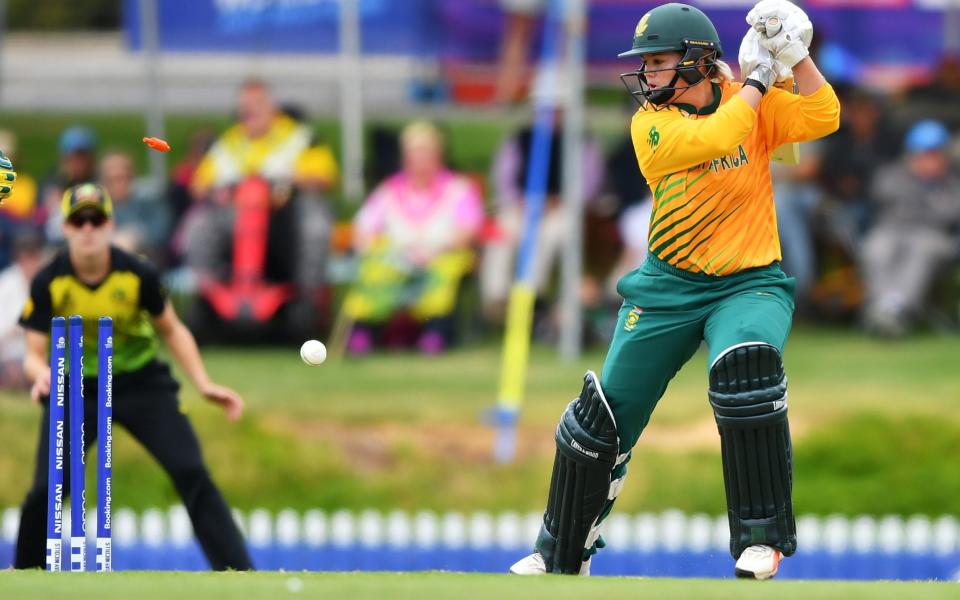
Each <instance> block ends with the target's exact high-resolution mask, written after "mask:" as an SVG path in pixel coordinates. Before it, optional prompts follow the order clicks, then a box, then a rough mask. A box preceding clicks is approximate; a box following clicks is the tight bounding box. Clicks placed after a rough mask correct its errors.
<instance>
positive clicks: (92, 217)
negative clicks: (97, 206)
mask: <svg viewBox="0 0 960 600" xmlns="http://www.w3.org/2000/svg"><path fill="white" fill-rule="evenodd" d="M67 222H68V223H70V224H71V225H72V226H74V227H76V228H77V229H81V228H83V226H84V225H86V224H87V223H90V224H91V225H93V226H94V227H102V226H103V224H104V223H106V222H107V215H105V214H103V213H102V212H100V211H88V212H79V213H76V214H72V215H70V216H69V217H67Z"/></svg>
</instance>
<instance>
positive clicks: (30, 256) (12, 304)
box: [0, 228, 44, 389]
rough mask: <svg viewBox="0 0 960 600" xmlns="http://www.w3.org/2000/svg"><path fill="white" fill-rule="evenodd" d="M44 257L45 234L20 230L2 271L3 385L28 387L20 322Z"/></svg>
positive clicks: (0, 339)
mask: <svg viewBox="0 0 960 600" xmlns="http://www.w3.org/2000/svg"><path fill="white" fill-rule="evenodd" d="M43 260H44V249H43V236H42V235H40V233H39V231H34V230H33V229H32V228H24V229H21V230H20V231H19V232H18V233H17V234H16V236H15V239H14V243H13V264H11V265H10V266H9V267H7V268H6V269H4V270H3V271H0V388H24V389H26V388H27V387H29V381H28V380H27V377H26V375H25V374H24V372H23V358H24V356H25V354H26V337H25V334H24V331H23V328H22V327H20V323H19V321H20V314H21V313H22V312H23V307H24V305H25V304H26V303H27V299H28V298H29V297H30V282H31V281H32V280H33V276H34V275H36V273H37V271H39V270H40V267H41V266H42V263H43Z"/></svg>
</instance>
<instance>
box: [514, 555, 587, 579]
mask: <svg viewBox="0 0 960 600" xmlns="http://www.w3.org/2000/svg"><path fill="white" fill-rule="evenodd" d="M592 560H593V557H592V556H591V557H590V558H588V559H587V560H585V561H583V564H582V565H581V566H580V573H579V574H580V575H582V576H584V577H586V576H587V575H590V561H592ZM510 573H511V574H513V575H546V574H547V565H545V564H544V562H543V556H541V555H540V553H539V552H534V553H533V554H530V555H528V556H524V557H523V558H521V559H520V560H518V561H517V562H515V563H513V566H512V567H510Z"/></svg>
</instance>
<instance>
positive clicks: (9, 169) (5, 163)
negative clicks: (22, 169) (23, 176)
mask: <svg viewBox="0 0 960 600" xmlns="http://www.w3.org/2000/svg"><path fill="white" fill-rule="evenodd" d="M16 180H17V174H16V173H14V172H13V163H11V162H10V159H9V158H7V157H6V156H5V155H4V154H3V150H0V204H3V201H4V200H5V199H6V198H7V197H9V196H10V194H11V192H13V182H14V181H16Z"/></svg>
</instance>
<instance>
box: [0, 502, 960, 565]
mask: <svg viewBox="0 0 960 600" xmlns="http://www.w3.org/2000/svg"><path fill="white" fill-rule="evenodd" d="M64 516H65V519H66V522H65V523H64V530H65V531H69V518H70V512H69V511H68V510H64ZM234 516H235V517H236V519H237V522H238V523H239V525H240V528H241V529H242V530H243V532H244V533H245V534H246V536H247V539H248V541H249V543H250V545H251V546H253V547H266V546H272V545H277V546H295V545H299V544H303V545H307V546H315V547H319V546H327V545H330V546H341V547H347V546H358V545H359V546H362V547H378V546H390V547H396V548H407V547H417V548H435V547H445V548H478V549H479V548H494V547H498V548H504V549H525V548H529V547H530V546H531V544H532V542H533V540H534V539H535V538H536V534H537V530H538V529H539V528H540V521H541V518H542V515H541V514H540V513H534V512H532V513H526V514H520V513H515V512H504V513H500V514H491V513H488V512H475V513H471V514H463V513H458V512H447V513H435V512H430V511H420V512H416V513H408V512H403V511H391V512H386V513H384V512H379V511H375V510H364V511H347V510H338V511H334V512H329V513H328V512H324V511H320V510H308V511H306V512H303V513H300V512H297V511H295V510H291V509H287V510H281V511H279V512H277V513H275V514H274V513H272V512H270V511H268V510H262V509H257V510H252V511H250V512H248V513H241V512H239V511H235V512H234ZM19 519H20V515H19V509H16V508H8V509H5V510H4V511H3V512H2V521H0V536H2V539H3V540H4V541H6V542H8V543H13V542H14V541H15V539H16V535H17V528H18V525H19ZM95 523H96V518H95V515H94V513H93V511H89V512H88V515H87V529H88V531H87V535H88V536H92V535H94V534H95ZM728 532H729V530H728V526H727V519H726V517H725V516H719V517H715V516H710V515H706V514H692V515H687V514H684V513H683V512H680V511H676V510H668V511H665V512H662V513H656V514H654V513H641V514H637V515H628V514H618V513H614V514H612V515H611V516H610V517H609V518H608V519H607V522H606V524H605V526H604V537H605V538H606V539H607V542H608V545H609V546H610V547H612V548H617V549H620V550H639V551H659V550H664V551H693V552H705V551H709V550H720V551H726V550H727V547H728V543H729V541H728ZM797 537H798V541H799V544H800V545H801V546H802V548H803V550H804V552H808V551H826V552H830V553H841V552H854V553H865V552H876V551H879V552H884V553H890V554H894V553H900V552H909V553H917V554H935V555H946V554H951V553H953V552H960V521H958V519H957V518H956V517H954V516H943V517H939V518H933V519H931V518H928V517H926V516H922V515H915V516H910V517H902V516H898V515H888V516H885V517H880V518H876V517H871V516H866V515H864V516H857V517H846V516H842V515H831V516H827V517H817V516H810V515H807V516H802V517H800V518H798V519H797ZM192 539H193V529H192V527H191V525H190V520H189V518H188V517H187V512H186V510H185V509H184V508H183V506H173V507H170V508H169V509H166V510H161V509H148V510H145V511H143V512H142V513H140V514H137V513H136V512H135V511H133V510H130V509H117V510H115V511H114V513H113V540H114V541H113V543H114V545H116V546H119V547H123V546H131V545H135V544H144V545H147V546H163V545H172V546H185V545H187V544H190V543H191V542H192Z"/></svg>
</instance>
